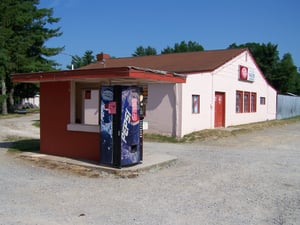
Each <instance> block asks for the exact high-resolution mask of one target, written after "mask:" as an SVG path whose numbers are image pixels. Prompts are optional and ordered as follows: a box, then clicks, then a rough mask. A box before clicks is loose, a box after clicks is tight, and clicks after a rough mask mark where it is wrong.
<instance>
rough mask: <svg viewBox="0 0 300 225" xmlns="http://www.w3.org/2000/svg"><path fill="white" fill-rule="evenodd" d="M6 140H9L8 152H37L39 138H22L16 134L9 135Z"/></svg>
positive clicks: (38, 149)
mask: <svg viewBox="0 0 300 225" xmlns="http://www.w3.org/2000/svg"><path fill="white" fill-rule="evenodd" d="M6 141H10V142H12V143H11V146H10V147H9V149H8V151H9V152H39V151H40V139H24V138H20V137H16V136H9V137H7V138H6Z"/></svg>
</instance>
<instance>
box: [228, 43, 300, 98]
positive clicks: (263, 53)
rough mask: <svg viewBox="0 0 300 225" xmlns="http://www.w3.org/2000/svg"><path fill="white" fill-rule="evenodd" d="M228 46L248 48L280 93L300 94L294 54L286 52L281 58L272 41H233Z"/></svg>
mask: <svg viewBox="0 0 300 225" xmlns="http://www.w3.org/2000/svg"><path fill="white" fill-rule="evenodd" d="M228 48H229V49H232V48H248V49H249V50H250V52H251V53H252V55H253V57H254V59H255V61H256V63H257V65H258V66H259V67H260V69H261V70H262V72H263V73H264V75H265V77H266V79H267V80H268V82H269V83H270V84H271V85H272V86H273V87H274V88H275V89H276V90H277V91H278V92H279V93H286V92H291V93H294V94H300V74H299V73H298V72H297V67H296V66H295V65H294V62H293V59H292V55H291V54H289V53H287V54H284V55H283V57H282V59H281V60H280V57H279V51H278V50H277V48H278V46H277V45H274V44H272V43H270V42H269V43H268V44H259V43H254V42H250V43H246V44H241V45H237V44H235V43H233V44H231V45H230V46H229V47H228Z"/></svg>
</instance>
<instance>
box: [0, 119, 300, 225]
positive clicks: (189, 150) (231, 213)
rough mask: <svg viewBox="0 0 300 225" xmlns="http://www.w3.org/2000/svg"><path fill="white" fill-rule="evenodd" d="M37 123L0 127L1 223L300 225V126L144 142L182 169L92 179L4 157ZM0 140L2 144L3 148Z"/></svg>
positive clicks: (9, 123) (17, 121) (0, 124)
mask: <svg viewBox="0 0 300 225" xmlns="http://www.w3.org/2000/svg"><path fill="white" fill-rule="evenodd" d="M35 119H37V115H35V116H26V117H24V118H16V119H5V120H3V119H2V120H0V202H1V207H0V224H1V225H2V224H3V225H8V224H22V225H23V224H43V225H44V224H45V225H50V224H130V225H132V224H149V225H156V224H170V225H171V224H172V225H173V224H175V225H176V224H209V225H211V224H228V225H229V224H230V225H234V224H239V225H240V224H243V225H247V224H251V225H253V224H259V225H261V224H262V225H263V224H276V225H277V224H278V225H279V224H300V148H299V146H300V122H297V123H294V124H289V125H286V126H277V127H273V128H266V129H264V130H259V131H255V132H252V133H247V134H241V135H238V136H234V137H228V138H224V139H219V140H215V141H205V142H200V143H193V144H161V143H145V151H149V152H156V151H159V152H163V153H166V154H171V155H175V156H177V157H178V158H179V160H178V162H177V164H176V165H173V166H171V167H169V168H165V169H162V170H159V171H150V172H147V173H144V174H142V175H140V176H138V177H136V178H133V179H122V178H115V177H113V176H107V177H99V178H88V177H84V176H78V175H75V174H72V173H67V172H66V171H62V170H51V169H49V168H44V167H38V166H36V165H35V164H32V163H31V162H28V161H25V160H21V159H18V158H16V157H15V155H13V154H8V153H6V148H5V147H6V146H7V145H6V143H4V142H3V138H4V137H5V136H6V135H7V134H8V135H23V134H26V136H27V137H31V136H32V137H36V136H38V132H37V129H36V128H32V126H31V123H32V120H35ZM1 139H2V141H1Z"/></svg>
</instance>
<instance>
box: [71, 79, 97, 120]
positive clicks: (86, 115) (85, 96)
mask: <svg viewBox="0 0 300 225" xmlns="http://www.w3.org/2000/svg"><path fill="white" fill-rule="evenodd" d="M75 123H76V124H85V125H98V124H99V85H98V84H93V83H80V82H78V83H76V85H75Z"/></svg>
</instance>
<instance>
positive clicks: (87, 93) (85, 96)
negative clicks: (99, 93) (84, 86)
mask: <svg viewBox="0 0 300 225" xmlns="http://www.w3.org/2000/svg"><path fill="white" fill-rule="evenodd" d="M91 97H92V95H91V90H85V93H84V99H91Z"/></svg>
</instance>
